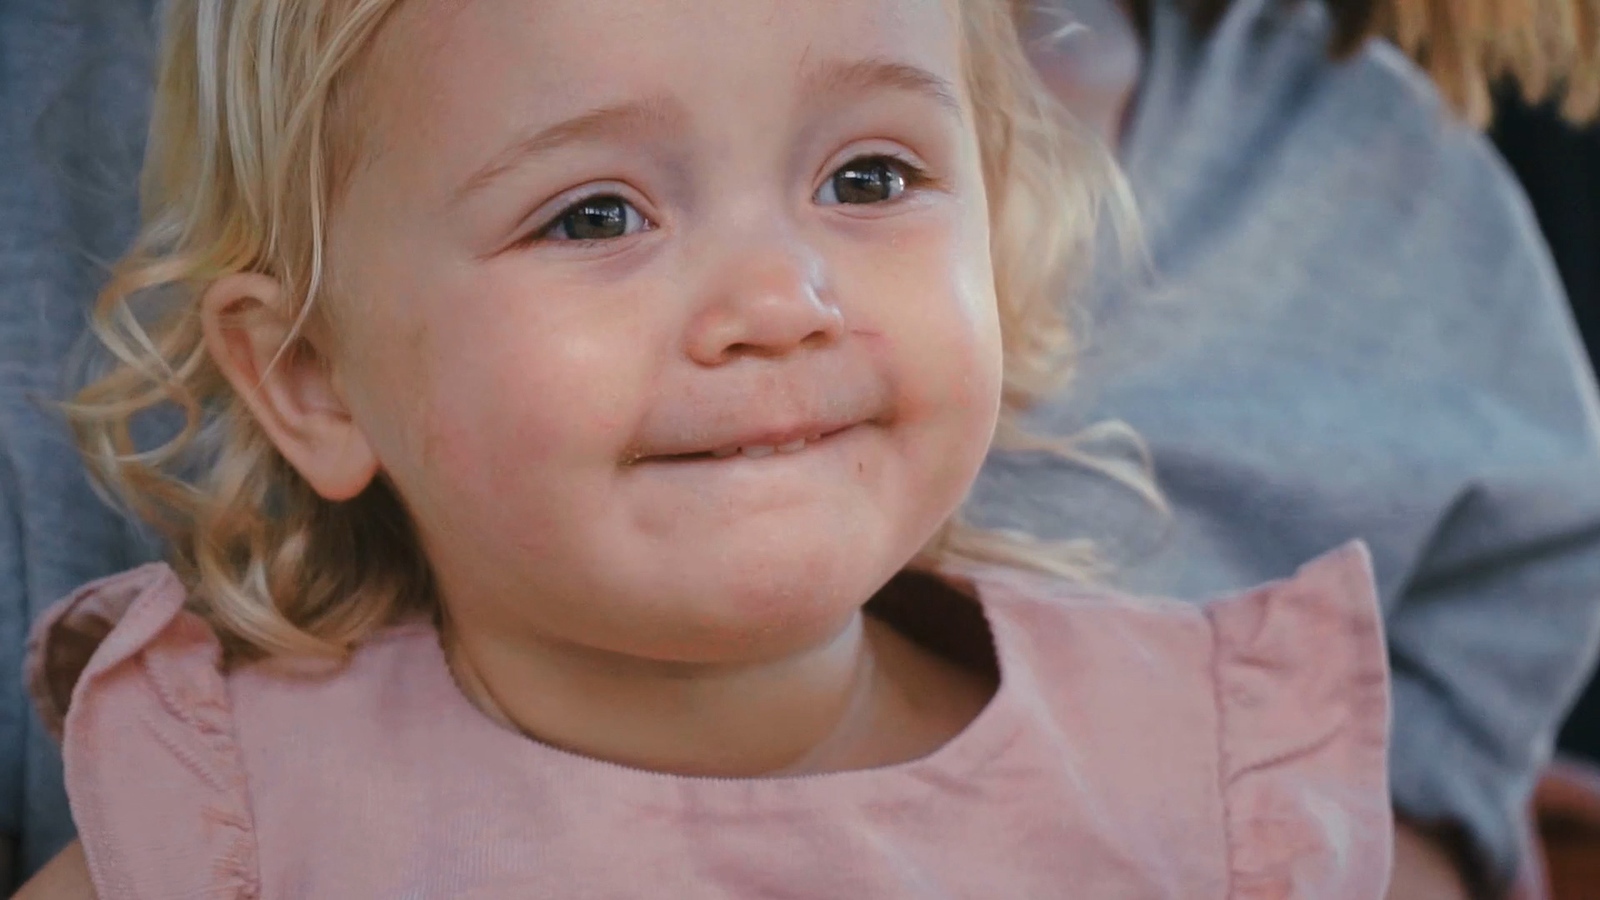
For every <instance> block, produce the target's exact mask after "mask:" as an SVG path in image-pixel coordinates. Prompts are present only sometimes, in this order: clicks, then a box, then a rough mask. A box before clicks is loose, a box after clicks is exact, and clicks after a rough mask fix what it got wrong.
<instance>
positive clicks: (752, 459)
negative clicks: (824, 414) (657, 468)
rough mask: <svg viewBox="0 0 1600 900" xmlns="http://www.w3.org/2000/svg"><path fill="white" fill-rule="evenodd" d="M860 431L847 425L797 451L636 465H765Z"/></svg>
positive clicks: (653, 459) (649, 461)
mask: <svg viewBox="0 0 1600 900" xmlns="http://www.w3.org/2000/svg"><path fill="white" fill-rule="evenodd" d="M859 430H860V426H859V425H848V426H846V427H844V428H840V429H838V430H837V431H830V432H827V433H825V434H823V435H822V437H820V438H817V439H816V440H807V441H806V445H805V446H804V447H801V448H800V449H799V450H788V451H783V450H778V449H776V448H772V449H771V451H770V452H768V453H766V454H764V455H761V456H747V455H746V454H745V453H744V452H743V451H740V452H738V453H734V454H730V455H728V456H713V455H711V454H710V453H699V454H695V455H694V456H658V457H647V458H645V459H641V460H639V461H638V462H637V463H636V465H647V464H649V465H669V466H705V465H712V464H716V463H767V462H772V461H774V460H784V459H793V458H795V457H797V456H806V455H808V454H810V453H812V452H813V451H815V450H820V449H824V448H826V447H828V446H829V445H832V444H835V443H838V442H839V441H840V440H841V439H844V438H846V437H849V436H850V435H851V434H853V433H855V432H856V431H859Z"/></svg>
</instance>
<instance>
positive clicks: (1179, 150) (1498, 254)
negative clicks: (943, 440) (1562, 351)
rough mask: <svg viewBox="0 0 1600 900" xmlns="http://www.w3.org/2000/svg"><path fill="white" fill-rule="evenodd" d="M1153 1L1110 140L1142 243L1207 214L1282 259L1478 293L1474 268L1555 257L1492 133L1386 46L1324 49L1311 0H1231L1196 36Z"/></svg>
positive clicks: (1528, 267)
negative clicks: (1420, 277)
mask: <svg viewBox="0 0 1600 900" xmlns="http://www.w3.org/2000/svg"><path fill="white" fill-rule="evenodd" d="M1156 13H1157V14H1156V15H1155V17H1154V19H1153V22H1152V36H1151V43H1152V47H1151V54H1150V61H1149V66H1148V68H1147V70H1146V76H1145V77H1146V81H1145V83H1144V84H1143V86H1142V89H1141V95H1140V98H1139V103H1138V106H1137V108H1136V112H1135V117H1134V120H1133V122H1132V124H1131V127H1130V134H1129V136H1128V144H1127V147H1126V148H1125V150H1126V155H1127V162H1128V166H1129V169H1130V173H1131V175H1132V177H1133V180H1134V181H1135V184H1136V187H1137V188H1139V189H1140V193H1141V194H1142V195H1143V199H1144V200H1145V201H1146V202H1147V204H1148V205H1149V206H1151V207H1153V208H1152V210H1151V212H1152V227H1151V231H1152V237H1153V243H1154V244H1156V245H1157V246H1156V248H1155V249H1156V252H1157V254H1158V255H1162V253H1163V251H1164V250H1170V251H1171V252H1177V253H1180V254H1181V253H1183V252H1184V248H1186V247H1187V246H1189V245H1190V244H1194V243H1198V242H1200V241H1201V240H1202V239H1203V238H1205V234H1204V232H1205V231H1206V230H1207V229H1205V228H1203V227H1202V226H1204V225H1210V226H1222V227H1224V228H1226V229H1230V230H1232V229H1237V230H1239V231H1241V232H1244V231H1248V234H1249V236H1250V239H1251V240H1252V241H1253V242H1254V243H1255V244H1256V245H1260V246H1264V247H1267V248H1271V249H1274V250H1276V251H1278V252H1279V253H1281V254H1287V253H1291V252H1297V253H1298V255H1297V256H1295V257H1294V259H1293V261H1295V262H1304V263H1307V264H1312V263H1315V262H1316V261H1317V260H1318V258H1319V257H1322V258H1323V259H1326V258H1327V257H1328V256H1329V255H1330V254H1335V253H1336V254H1339V255H1340V256H1341V257H1342V258H1344V259H1346V260H1348V261H1349V264H1350V265H1351V266H1352V267H1354V266H1355V265H1356V263H1355V260H1357V259H1360V260H1361V263H1360V265H1361V266H1362V267H1364V268H1367V269H1369V270H1370V269H1373V268H1376V269H1378V270H1380V273H1381V270H1383V269H1384V268H1385V267H1398V266H1401V265H1402V264H1404V265H1409V266H1410V268H1411V269H1412V270H1413V271H1426V273H1427V274H1428V275H1429V276H1430V277H1435V278H1437V279H1439V280H1440V281H1441V282H1455V283H1459V284H1460V285H1462V286H1463V287H1465V288H1466V289H1468V290H1469V292H1470V293H1471V294H1472V295H1474V296H1477V297H1483V296H1488V293H1489V292H1488V291H1486V290H1485V289H1484V286H1483V284H1482V282H1483V276H1484V274H1485V273H1488V274H1489V275H1490V276H1491V277H1493V276H1495V275H1496V274H1497V272H1498V270H1501V269H1504V268H1506V267H1511V268H1514V269H1517V270H1520V272H1521V273H1522V274H1523V276H1524V277H1539V278H1543V276H1544V275H1545V274H1548V273H1552V272H1553V269H1550V267H1549V265H1548V260H1547V259H1546V257H1547V255H1548V254H1547V251H1545V249H1544V247H1543V243H1542V240H1541V239H1540V237H1539V233H1538V229H1537V225H1536V223H1535V221H1534V219H1533V216H1532V213H1531V209H1530V208H1529V205H1528V203H1527V201H1526V199H1525V197H1524V196H1523V194H1522V192H1521V189H1520V188H1519V187H1518V185H1517V183H1516V180H1515V178H1514V177H1513V176H1512V175H1511V173H1510V171H1509V169H1508V168H1507V167H1506V166H1505V165H1504V163H1503V162H1502V161H1501V160H1500V158H1499V155H1498V154H1497V153H1496V152H1495V150H1494V148H1493V146H1492V144H1491V143H1490V142H1489V140H1488V139H1487V138H1486V137H1485V136H1484V135H1483V134H1482V133H1480V132H1479V131H1478V130H1477V129H1475V128H1473V127H1471V126H1470V125H1469V124H1467V123H1465V122H1463V121H1461V120H1460V119H1459V118H1458V117H1456V116H1454V115H1453V114H1452V113H1451V112H1450V110H1449V109H1448V107H1447V105H1446V104H1445V103H1444V102H1443V101H1442V99H1441V98H1440V96H1439V94H1438V92H1437V91H1436V90H1435V88H1434V85H1433V83H1432V81H1431V80H1430V79H1429V78H1428V77H1427V75H1426V74H1425V73H1424V72H1422V71H1421V70H1420V69H1419V68H1417V66H1416V65H1415V64H1414V63H1412V61H1411V60H1409V59H1408V58H1406V57H1405V55H1404V54H1402V53H1401V52H1400V51H1399V50H1398V49H1396V48H1395V47H1394V46H1393V45H1391V44H1389V43H1387V42H1384V41H1381V40H1374V41H1370V42H1368V43H1367V44H1366V45H1365V46H1364V47H1363V48H1362V49H1360V50H1359V51H1358V52H1356V53H1355V54H1354V55H1353V56H1351V57H1350V58H1348V59H1344V60H1333V59H1330V58H1329V56H1328V52H1327V48H1328V42H1329V38H1330V34H1331V25H1330V22H1329V18H1328V14H1327V11H1326V9H1325V8H1324V7H1323V6H1322V4H1320V3H1298V4H1283V3H1278V2H1275V0H1238V2H1235V3H1233V4H1232V5H1231V7H1230V9H1229V12H1228V14H1227V16H1226V18H1225V19H1224V20H1223V22H1222V23H1221V24H1220V25H1219V27H1218V28H1216V29H1215V30H1214V31H1212V32H1209V33H1206V34H1201V33H1199V32H1197V31H1196V30H1195V29H1193V28H1192V27H1190V26H1189V25H1188V23H1187V21H1186V19H1185V17H1184V16H1183V15H1182V14H1181V13H1180V12H1179V11H1178V10H1177V9H1176V8H1175V5H1174V4H1172V3H1158V4H1156ZM1202 219H1203V220H1204V221H1203V222H1202V221H1200V220H1202ZM1168 226H1170V227H1168ZM1212 230H1214V228H1213V229H1212ZM1170 244H1179V245H1181V246H1178V247H1176V248H1169V247H1168V246H1167V245H1170ZM1442 260H1448V261H1449V262H1450V263H1451V264H1452V266H1453V268H1454V270H1455V271H1452V266H1444V265H1441V261H1442ZM1231 262H1233V263H1237V262H1238V260H1237V259H1236V258H1235V259H1233V260H1231ZM1324 268H1328V269H1330V270H1334V269H1336V268H1337V266H1336V265H1327V266H1324ZM1461 270H1464V271H1461ZM1395 271H1402V270H1400V269H1394V270H1393V271H1391V272H1388V273H1382V274H1384V275H1386V276H1388V277H1392V275H1393V274H1394V272H1395ZM1320 274H1327V273H1320ZM1333 274H1337V272H1334V273H1333ZM1417 286H1418V285H1416V284H1415V283H1413V284H1411V285H1409V287H1412V288H1415V287H1417ZM1549 287H1551V288H1552V289H1556V290H1559V288H1558V282H1557V281H1555V280H1554V279H1549Z"/></svg>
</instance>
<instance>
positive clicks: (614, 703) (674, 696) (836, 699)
mask: <svg viewBox="0 0 1600 900" xmlns="http://www.w3.org/2000/svg"><path fill="white" fill-rule="evenodd" d="M875 631H876V626H872V627H869V626H868V625H867V624H866V622H865V619H864V617H863V616H862V615H861V614H859V613H858V614H856V615H855V616H854V617H852V619H851V620H850V622H849V623H848V625H847V626H846V627H845V628H844V629H843V630H842V631H840V632H839V633H838V634H836V635H834V636H832V637H831V638H829V639H828V640H826V641H825V642H823V643H821V644H819V645H817V646H814V647H809V648H806V649H805V650H803V651H801V652H799V653H796V654H794V655H792V656H789V657H786V658H783V659H775V660H768V661H762V662H755V663H743V664H739V665H705V664H690V663H672V662H661V661H656V660H647V659H637V658H631V657H627V656H622V655H618V654H613V653H608V652H605V651H599V650H595V649H592V648H585V647H576V646H572V645H567V644H560V643H556V642H552V641H546V640H542V639H539V638H529V637H527V636H525V635H519V636H516V637H507V636H504V635H493V636H491V635H483V634H476V635H472V634H468V635H460V634H452V635H451V636H450V637H449V638H448V639H447V641H446V648H447V652H448V655H449V657H450V661H451V666H452V668H453V669H454V671H455V673H456V676H457V679H458V680H459V681H460V682H461V684H462V688H463V690H464V691H465V692H466V693H467V695H468V697H469V698H470V699H472V700H473V701H474V703H476V704H477V705H478V706H479V707H480V708H482V709H483V710H484V711H485V712H486V713H488V714H489V715H491V716H492V717H494V718H496V719H498V720H499V721H501V723H502V724H505V725H508V726H510V727H512V728H515V729H516V730H518V731H521V732H523V733H524V734H527V735H529V736H530V737H534V738H536V739H538V740H540V741H541V742H544V743H547V744H550V745H553V746H556V747H560V748H562V749H564V750H568V751H570V752H573V753H578V754H582V755H584V756H589V757H593V758H597V759H603V760H607V761H610V762H615V763H620V764H623V765H628V766H632V767H636V768H641V769H648V770H652V771H660V772H671V773H675V774H682V775H697V776H724V777H754V776H760V775H769V774H775V773H787V772H795V771H802V770H808V769H809V768H811V767H812V766H814V765H826V764H827V763H826V762H825V761H821V760H819V757H829V756H832V755H834V754H833V752H832V750H831V749H830V748H831V747H832V746H833V745H834V744H837V743H839V741H838V740H835V739H836V738H838V737H840V736H842V735H845V734H847V733H850V732H853V731H855V730H857V727H856V721H855V720H858V719H862V718H869V717H870V716H871V713H870V711H869V710H868V709H867V708H868V707H871V706H872V705H873V696H874V694H875V693H877V691H876V688H877V686H878V684H879V679H880V676H881V673H880V672H879V671H878V668H877V666H876V665H875V658H876V655H877V654H876V653H875V648H876V645H877V641H875V640H874V639H873V638H872V637H870V636H869V635H870V633H873V632H875Z"/></svg>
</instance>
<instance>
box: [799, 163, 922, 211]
mask: <svg viewBox="0 0 1600 900" xmlns="http://www.w3.org/2000/svg"><path fill="white" fill-rule="evenodd" d="M924 180H925V177H924V176H923V174H922V170H920V169H918V168H917V167H916V166H913V165H912V164H910V163H908V162H905V161H904V160H899V159H895V158H893V157H889V156H863V157H859V158H856V159H852V160H850V161H849V162H847V163H845V164H844V165H842V166H840V167H839V168H837V169H835V170H834V172H833V174H832V175H829V176H828V180H827V181H824V182H823V183H822V187H820V188H818V189H817V198H816V199H817V202H818V203H821V204H822V205H824V206H833V205H835V204H850V205H862V204H869V203H887V202H889V201H890V200H895V199H897V198H899V197H900V196H901V195H902V194H904V193H905V192H906V189H907V188H911V187H916V186H917V185H919V184H921V183H922V182H923V181H924Z"/></svg>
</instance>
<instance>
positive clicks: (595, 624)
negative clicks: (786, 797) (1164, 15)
mask: <svg viewBox="0 0 1600 900" xmlns="http://www.w3.org/2000/svg"><path fill="white" fill-rule="evenodd" d="M955 6H956V4H955V3H953V2H951V0H809V2H805V3H795V2H790V0H650V2H648V3H644V2H639V0H472V2H454V0H452V2H443V0H426V2H417V3H412V4H408V5H406V6H404V7H402V8H401V10H400V11H399V12H398V13H397V18H396V20H395V21H394V22H392V23H390V25H389V26H388V27H387V29H386V32H385V34H384V35H383V37H382V38H381V39H380V42H379V44H380V45H379V46H378V47H377V48H376V49H375V53H374V56H373V59H372V60H371V61H370V64H369V66H368V69H367V71H366V73H365V74H364V76H363V79H362V85H363V87H362V90H361V91H360V93H359V98H360V99H359V102H360V103H361V104H362V105H361V108H360V111H359V112H358V115H360V116H362V117H363V118H364V120H365V121H367V122H369V123H370V127H369V128H368V130H367V131H366V133H365V134H364V135H362V140H363V142H364V144H365V154H364V156H363V157H362V159H361V163H360V165H359V167H358V169H357V170H356V172H355V174H354V176H353V180H352V182H351V184H350V186H349V190H348V192H347V193H346V194H345V196H344V197H343V199H342V200H341V203H340V206H339V209H338V210H337V212H336V214H335V219H334V222H333V225H332V233H331V243H330V259H331V260H332V266H333V281H334V284H335V285H336V287H337V290H336V296H335V297H334V298H333V299H332V302H333V304H334V306H333V308H332V317H333V320H334V322H335V328H334V333H335V335H336V341H335V344H334V350H333V352H332V357H333V368H334V371H335V373H336V376H335V377H336V379H337V383H338V385H339V390H340V392H341V395H342V397H343V399H344V402H345V403H346V404H347V405H348V408H349V411H350V415H351V421H352V422H353V423H354V428H355V430H356V433H357V434H358V435H359V440H360V441H362V442H364V443H365V444H366V445H367V446H368V447H369V448H370V452H371V453H372V454H373V458H374V460H375V463H376V465H377V466H378V467H380V468H381V469H382V470H384V471H385V472H386V473H387V474H388V476H389V477H390V478H391V479H392V480H393V482H394V484H395V485H396V486H397V488H398V490H399V493H400V494H401V495H402V497H403V498H404V500H405V502H406V504H407V506H408V507H409V509H410V510H411V512H412V514H413V516H414V517H415V519H416V521H417V527H418V530H419V531H420V533H421V535H422V539H423V542H424V544H425V546H426V549H427V553H428V556H429V559H430V561H431V563H432V564H433V566H434V568H435V570H436V573H437V575H438V579H439V583H440V587H441V591H442V595H443V599H444V602H445V604H446V606H447V608H448V610H449V612H450V614H451V616H452V618H453V620H454V621H455V622H456V623H457V624H458V626H459V627H461V628H475V629H497V630H498V633H524V634H530V635H537V636H540V637H542V638H547V639H553V640H558V641H561V642H563V643H567V644H572V645H577V646H582V647H589V648H596V649H599V650H603V651H609V652H616V653H624V654H628V655H632V656H640V657H646V658H650V659H659V660H675V661H693V662H715V661H736V660H740V659H753V658H756V657H758V656H761V655H764V654H767V653H770V652H774V651H777V650H781V649H783V648H789V649H790V650H796V649H800V648H802V647H804V646H806V645H807V642H814V641H818V640H823V639H826V638H828V637H831V636H832V635H833V634H835V633H837V632H838V630H839V629H840V628H842V627H844V626H845V625H846V624H847V623H848V622H849V620H850V618H851V617H852V616H853V615H854V614H855V612H856V610H857V609H858V608H859V606H860V605H861V603H862V602H864V601H865V600H866V599H867V598H868V597H869V596H870V595H871V593H872V592H873V591H875V590H876V589H877V588H878V587H879V586H880V585H881V584H882V583H883V582H884V581H886V580H887V579H888V578H889V577H891V576H892V575H893V573H894V572H895V571H897V570H898V569H900V568H901V567H902V566H903V565H904V564H905V563H906V562H907V561H908V559H909V558H910V557H912V556H913V554H914V553H915V552H916V551H917V549H918V548H919V547H920V546H921V545H922V544H923V543H924V542H925V541H926V540H927V539H928V538H929V537H930V536H931V535H932V534H933V533H934V531H935V530H936V529H937V527H938V526H939V525H940V524H941V523H942V521H943V520H944V519H945V518H946V517H947V516H948V515H949V514H950V513H951V512H952V511H953V510H954V509H955V507H956V506H957V505H958V504H959V502H960V501H961V500H962V498H963V496H964V495H965V493H966V491H967V489H968V486H969V484H970V482H971V480H972V478H973V477H974V475H975V473H976V471H977V468H978V466H979V464H980V462H981V461H982V459H983V456H984V453H985V451H986V449H987V446H988V443H989V439H990V436H991V433H992V431H993V428H994V424H995V418H996V414H997V409H998V405H999V386H1000V374H1001V365H1000V341H999V326H998V321H997V316H996V310H995V297H994V279H993V276H992V273H991V270H990V261H989V244H988V242H989V232H988V222H987V207H986V197H985V192H984V184H983V182H982V175H981V170H980V164H979V151H978V147H977V144H976V139H975V137H974V132H973V130H972V127H971V121H972V112H971V109H970V108H969V103H968V100H967V95H966V91H965V88H964V84H963V77H962V75H963V73H962V67H961V60H962V37H961V30H960V23H959V15H960V13H959V11H958V10H957V9H956V8H955Z"/></svg>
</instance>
